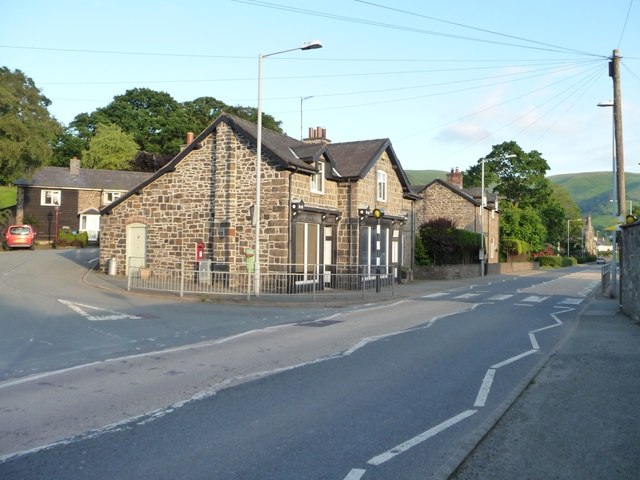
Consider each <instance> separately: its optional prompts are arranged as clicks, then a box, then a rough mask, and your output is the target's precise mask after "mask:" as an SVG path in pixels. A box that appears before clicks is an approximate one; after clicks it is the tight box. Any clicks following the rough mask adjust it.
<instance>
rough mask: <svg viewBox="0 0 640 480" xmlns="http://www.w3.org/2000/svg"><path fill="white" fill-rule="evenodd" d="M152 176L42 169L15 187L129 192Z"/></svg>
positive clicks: (102, 171) (19, 181)
mask: <svg viewBox="0 0 640 480" xmlns="http://www.w3.org/2000/svg"><path fill="white" fill-rule="evenodd" d="M150 176H151V173H148V172H127V171H123V170H95V169H91V168H80V169H79V171H78V173H77V174H72V173H71V171H70V170H69V168H68V167H42V168H39V169H38V170H36V171H35V173H34V174H33V176H32V177H31V179H30V180H25V179H20V180H17V181H16V182H15V185H18V186H20V187H43V188H61V189H75V190H122V191H127V190H130V189H131V188H133V187H134V186H136V185H137V184H139V183H140V182H142V181H144V180H145V179H147V178H149V177H150Z"/></svg>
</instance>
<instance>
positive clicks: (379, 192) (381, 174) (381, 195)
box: [376, 170, 387, 202]
mask: <svg viewBox="0 0 640 480" xmlns="http://www.w3.org/2000/svg"><path fill="white" fill-rule="evenodd" d="M376 199H377V200H378V201H379V202H386V201H387V172H385V171H384V170H377V171H376Z"/></svg>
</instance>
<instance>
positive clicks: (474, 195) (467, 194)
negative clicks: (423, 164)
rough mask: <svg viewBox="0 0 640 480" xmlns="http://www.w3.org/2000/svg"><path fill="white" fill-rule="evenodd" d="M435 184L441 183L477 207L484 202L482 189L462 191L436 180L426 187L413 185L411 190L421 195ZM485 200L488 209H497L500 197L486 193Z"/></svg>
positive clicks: (465, 189)
mask: <svg viewBox="0 0 640 480" xmlns="http://www.w3.org/2000/svg"><path fill="white" fill-rule="evenodd" d="M435 183H439V184H440V185H442V186H444V187H447V188H448V189H449V190H451V191H452V192H453V193H455V194H457V195H460V196H461V197H463V198H464V199H466V200H468V201H469V202H471V203H473V204H474V205H476V206H480V203H481V201H482V194H481V190H482V189H481V188H480V187H475V188H463V189H460V188H458V187H456V186H455V185H452V184H450V183H449V182H447V181H445V180H442V179H440V178H436V179H435V180H432V181H431V182H430V183H427V184H426V185H412V186H411V188H412V189H413V191H414V192H415V193H416V194H420V193H422V192H423V191H424V190H426V189H427V188H429V187H430V186H431V185H433V184H435ZM485 199H486V201H487V205H485V206H486V207H490V208H491V207H493V208H495V205H496V201H497V199H498V195H496V194H495V193H491V192H487V193H485Z"/></svg>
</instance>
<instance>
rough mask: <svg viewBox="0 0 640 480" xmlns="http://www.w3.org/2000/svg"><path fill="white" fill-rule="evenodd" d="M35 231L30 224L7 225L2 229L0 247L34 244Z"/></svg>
mask: <svg viewBox="0 0 640 480" xmlns="http://www.w3.org/2000/svg"><path fill="white" fill-rule="evenodd" d="M35 239H36V232H34V230H33V227H32V226H31V225H9V226H8V227H7V229H6V230H5V231H4V238H3V239H2V248H3V249H5V250H7V249H10V248H30V249H31V250H33V247H34V245H35Z"/></svg>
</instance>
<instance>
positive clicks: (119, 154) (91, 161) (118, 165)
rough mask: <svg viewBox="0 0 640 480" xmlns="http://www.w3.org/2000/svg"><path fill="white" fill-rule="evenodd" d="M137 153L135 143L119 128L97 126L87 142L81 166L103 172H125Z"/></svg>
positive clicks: (104, 125) (106, 125) (103, 125)
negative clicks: (87, 146) (87, 148)
mask: <svg viewBox="0 0 640 480" xmlns="http://www.w3.org/2000/svg"><path fill="white" fill-rule="evenodd" d="M137 151H138V146H137V144H136V142H134V141H133V138H131V136H130V135H127V134H126V133H124V132H123V131H122V129H121V128H120V127H118V126H117V125H109V124H98V125H97V127H96V134H95V136H94V137H93V138H92V139H91V141H90V142H89V150H87V152H86V153H85V154H84V155H83V157H82V166H83V167H84V168H101V169H105V170H126V169H128V167H129V165H130V163H131V161H132V160H133V158H134V156H135V154H136V152H137Z"/></svg>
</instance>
